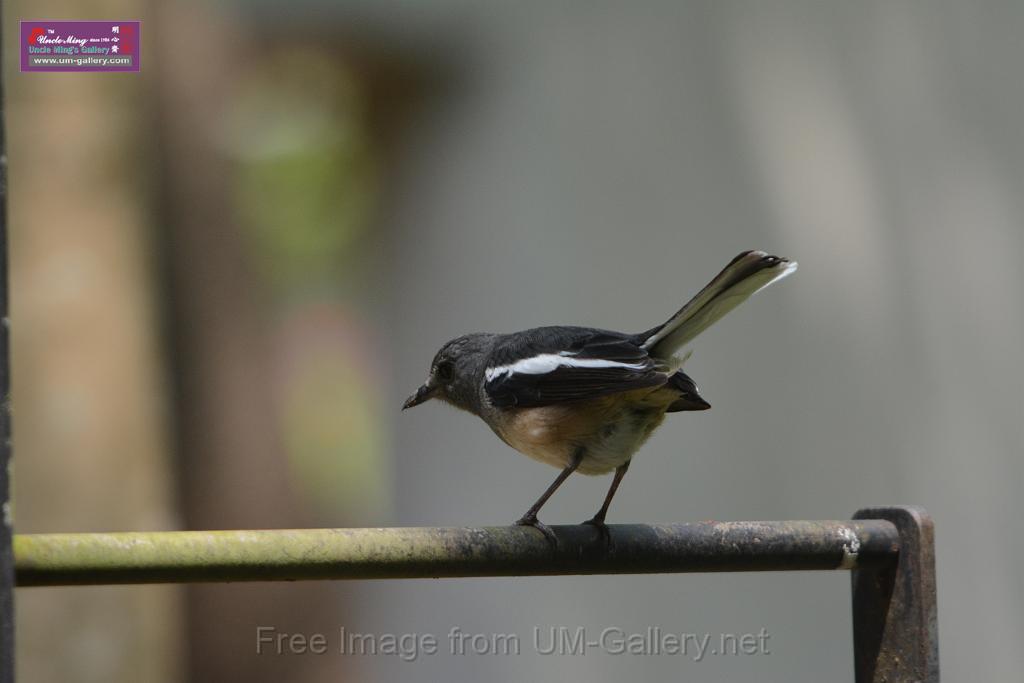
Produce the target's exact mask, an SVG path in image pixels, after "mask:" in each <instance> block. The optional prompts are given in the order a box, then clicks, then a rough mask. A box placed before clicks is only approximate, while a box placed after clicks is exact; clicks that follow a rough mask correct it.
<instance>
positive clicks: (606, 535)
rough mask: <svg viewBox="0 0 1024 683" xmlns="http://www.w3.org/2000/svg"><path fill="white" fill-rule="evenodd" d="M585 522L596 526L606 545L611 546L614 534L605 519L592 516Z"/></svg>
mask: <svg viewBox="0 0 1024 683" xmlns="http://www.w3.org/2000/svg"><path fill="white" fill-rule="evenodd" d="M583 523H584V524H588V525H590V526H592V527H596V528H597V533H598V536H600V537H601V540H602V541H604V544H605V546H611V544H612V534H611V531H610V530H609V529H608V525H607V524H605V523H604V520H603V519H601V518H599V517H591V518H590V519H588V520H587V521H585V522H583Z"/></svg>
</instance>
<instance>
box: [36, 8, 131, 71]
mask: <svg viewBox="0 0 1024 683" xmlns="http://www.w3.org/2000/svg"><path fill="white" fill-rule="evenodd" d="M140 28H141V23H140V22H138V21H45V20H44V21H23V22H21V70H22V71H138V70H139V33H140Z"/></svg>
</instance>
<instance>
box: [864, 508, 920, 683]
mask: <svg viewBox="0 0 1024 683" xmlns="http://www.w3.org/2000/svg"><path fill="white" fill-rule="evenodd" d="M854 519H885V520H888V521H890V522H892V523H893V524H895V525H896V529H897V531H898V532H899V559H898V561H897V563H896V565H895V566H894V567H893V566H890V567H879V568H872V569H867V568H860V569H857V570H855V571H854V572H853V573H852V578H853V649H854V667H855V670H856V681H857V683H938V681H939V627H938V614H937V612H936V603H935V530H934V526H933V524H932V519H931V517H929V516H928V514H927V513H926V512H925V511H924V510H922V509H921V508H918V507H883V508H865V509H863V510H858V511H857V514H856V515H854Z"/></svg>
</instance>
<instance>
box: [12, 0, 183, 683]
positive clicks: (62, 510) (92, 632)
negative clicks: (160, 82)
mask: <svg viewBox="0 0 1024 683" xmlns="http://www.w3.org/2000/svg"><path fill="white" fill-rule="evenodd" d="M38 10H39V8H38V7H36V8H35V9H33V6H31V5H30V4H29V3H27V2H18V3H15V4H14V6H13V8H11V7H10V6H9V7H8V12H9V16H10V17H18V18H20V17H25V16H29V17H31V16H32V15H39V14H42V15H45V16H47V17H54V16H56V17H68V18H77V17H83V18H84V17H124V18H131V19H134V18H138V17H140V15H141V14H142V11H141V10H142V6H141V5H140V4H139V3H138V2H132V1H131V0H120V1H107V2H84V3H83V2H73V3H72V2H58V3H52V2H51V3H49V4H48V5H47V7H46V11H45V12H40V11H38ZM12 23H13V22H12ZM7 28H8V29H9V30H11V31H16V27H12V26H10V25H8V26H7ZM11 35H13V33H12V34H11ZM10 54H14V53H10ZM12 64H13V62H9V63H8V65H7V66H8V69H9V72H8V73H9V75H12V76H14V77H13V78H10V79H9V89H8V102H9V104H8V114H9V116H8V132H9V147H10V176H11V183H10V188H11V196H10V227H11V261H12V268H11V279H12V288H11V294H12V296H11V299H12V301H11V306H12V316H11V317H12V345H13V361H14V365H13V406H14V407H13V410H14V414H15V426H14V430H15V434H14V438H15V452H16V454H17V459H16V461H15V471H14V498H15V524H16V528H17V531H18V532H20V533H26V532H46V531H110V530H128V529H137V530H159V529H169V528H173V527H174V526H176V521H175V517H174V513H173V505H174V491H173V477H172V476H171V475H170V468H169V466H168V460H167V459H168V450H169V449H168V447H167V442H168V440H167V425H166V423H165V405H164V401H163V396H165V395H166V392H165V390H164V386H165V385H164V381H165V368H164V367H163V364H162V362H161V356H160V348H159V342H158V339H157V336H156V334H155V326H154V324H153V323H154V320H155V316H154V283H155V282H156V279H155V278H154V276H153V269H152V268H151V265H152V264H151V263H150V262H149V258H148V257H149V255H150V250H149V244H148V240H149V238H150V236H151V233H150V229H149V228H150V217H151V213H152V207H151V206H149V205H147V202H146V193H145V189H146V188H145V179H146V177H147V173H146V170H147V163H148V161H149V160H148V158H147V157H146V156H145V155H144V154H140V153H139V149H140V148H145V145H144V141H145V140H146V139H148V138H149V137H150V136H151V135H152V130H151V129H150V128H149V126H150V125H151V121H149V120H148V119H147V118H146V117H145V116H144V114H143V112H142V111H141V110H140V108H139V106H138V103H139V102H141V101H142V99H143V96H144V95H143V80H142V77H141V76H140V75H136V74H115V75H111V74H78V73H69V74H18V73H17V72H16V67H14V70H15V72H14V73H10V70H11V67H12ZM145 68H146V67H145V66H144V67H143V69H144V71H143V73H145ZM111 76H113V77H111ZM180 595H181V591H180V589H179V588H177V587H170V586H144V587H131V588H91V587H86V588H65V589H54V590H38V591H37V590H20V591H18V593H17V596H16V601H17V604H16V609H17V620H16V623H17V666H18V678H19V680H28V681H96V682H103V683H111V682H114V681H125V682H134V681H143V680H144V681H173V680H177V679H178V678H179V675H180V671H179V661H180V640H179V634H180V630H179V621H180V614H179V605H180V600H179V596H180Z"/></svg>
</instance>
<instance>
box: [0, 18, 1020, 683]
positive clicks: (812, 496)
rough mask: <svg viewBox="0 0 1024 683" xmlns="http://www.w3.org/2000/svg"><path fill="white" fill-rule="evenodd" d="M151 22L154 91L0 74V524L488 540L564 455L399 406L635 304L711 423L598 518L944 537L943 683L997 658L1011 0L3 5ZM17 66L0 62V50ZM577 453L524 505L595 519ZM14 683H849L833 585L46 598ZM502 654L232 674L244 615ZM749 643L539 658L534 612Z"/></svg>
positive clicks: (1014, 590) (663, 448) (1012, 233)
mask: <svg viewBox="0 0 1024 683" xmlns="http://www.w3.org/2000/svg"><path fill="white" fill-rule="evenodd" d="M32 18H53V19H88V18H120V19H141V20H142V22H143V23H142V34H143V35H142V40H141V43H142V49H143V53H142V71H141V73H140V74H21V73H18V71H17V66H16V60H14V59H8V60H6V64H5V68H6V72H5V74H4V75H5V77H6V86H7V103H8V106H7V115H8V116H7V127H8V133H9V138H10V142H9V147H10V149H9V153H10V187H11V201H10V207H11V247H12V251H11V258H12V264H11V267H12V277H13V289H12V310H13V356H14V377H13V381H14V425H15V453H16V469H15V490H14V493H15V504H16V515H15V516H16V528H17V530H18V531H20V532H22V533H28V532H47V531H111V530H159V529H183V528H188V529H211V528H274V527H297V526H389V525H417V526H427V525H494V524H506V523H510V522H511V521H512V520H514V519H516V518H518V517H519V516H520V515H521V514H522V512H523V511H524V510H525V508H526V507H527V506H528V505H529V504H530V503H531V502H532V501H533V500H534V499H535V498H536V497H537V495H539V493H540V492H541V491H542V490H543V489H544V488H545V487H546V486H547V485H548V483H549V482H550V481H551V479H552V478H553V476H554V474H555V471H554V470H553V469H551V468H547V467H544V466H542V465H540V464H537V463H534V462H531V461H529V460H527V459H526V458H524V457H522V456H520V455H518V454H516V453H515V452H513V451H512V450H511V449H509V448H508V447H507V446H505V445H504V444H502V443H501V442H500V441H498V440H497V439H496V438H494V436H493V435H492V434H491V432H490V431H489V430H488V429H487V428H486V427H485V426H484V424H483V423H482V422H479V421H478V420H475V419H474V418H471V417H469V416H467V415H464V414H461V413H457V412H455V411H452V410H448V409H446V408H444V407H443V406H440V405H436V404H428V405H425V406H423V407H421V408H418V409H416V410H413V411H409V412H408V413H405V414H402V413H400V412H399V409H398V408H399V406H400V404H401V401H402V399H403V398H404V397H405V396H406V395H407V394H408V393H409V392H410V391H412V390H413V389H414V388H415V387H416V386H417V385H418V384H419V382H421V381H422V379H423V378H424V376H425V374H426V372H427V369H428V364H429V362H430V359H431V358H432V356H433V354H434V352H435V351H436V349H437V348H438V347H439V346H440V345H441V343H443V342H444V341H446V340H447V339H449V338H451V337H453V336H456V335H458V334H461V333H464V332H469V331H480V330H487V331H512V330H516V329H520V328H525V327H530V326H535V325H542V324H554V323H576V324H582V325H593V326H599V327H611V328H615V329H624V330H633V331H639V330H641V329H644V328H647V327H650V326H652V325H654V324H657V323H659V322H661V321H662V320H663V319H665V318H666V317H667V316H669V315H670V314H671V313H672V312H673V311H675V310H676V308H677V307H678V306H679V305H681V304H682V303H683V302H684V301H685V300H686V299H687V298H689V296H690V295H692V294H693V293H694V292H696V291H697V290H698V289H699V288H700V287H701V286H703V285H704V283H705V282H706V281H707V280H708V279H709V278H710V277H711V276H713V275H714V274H715V273H716V272H718V270H719V269H720V268H721V267H722V266H723V265H724V264H725V263H726V262H727V261H728V260H729V259H730V258H731V257H732V256H734V255H735V254H736V253H737V252H739V251H741V250H744V249H750V248H760V249H765V250H768V251H771V252H773V253H778V254H782V255H785V256H789V257H792V258H794V259H797V260H798V261H799V262H800V271H799V273H798V274H797V275H796V276H794V277H793V278H791V279H789V280H787V281H786V282H785V283H783V284H781V285H779V286H777V287H773V288H772V289H770V290H768V291H766V292H764V293H762V294H760V295H758V296H757V297H755V298H754V299H753V300H752V301H750V302H748V303H747V304H746V305H745V306H743V307H742V308H740V309H738V310H737V311H736V312H735V313H733V314H732V315H731V316H729V317H728V318H726V319H725V320H723V321H722V322H721V323H719V324H718V325H717V326H715V327H714V328H713V329H712V330H710V331H709V332H708V333H706V334H705V335H704V336H702V337H701V338H700V339H699V340H698V341H697V342H696V343H695V345H694V351H695V353H694V356H693V357H692V358H691V359H690V361H689V362H688V364H687V371H688V372H689V373H690V374H691V375H692V376H693V377H694V378H695V379H696V380H697V382H698V383H699V384H700V385H701V387H702V390H703V393H704V395H705V396H706V397H707V398H708V400H709V401H710V402H711V403H712V404H713V406H714V409H713V410H711V411H710V412H707V413H694V414H686V413H683V414H681V415H678V416H676V417H674V418H673V419H670V420H668V421H667V422H666V424H665V426H663V427H662V428H661V430H660V431H659V432H657V433H656V434H655V436H654V437H653V438H652V439H651V441H650V442H649V443H648V445H647V446H646V447H645V448H644V449H643V450H642V451H641V452H640V453H639V454H638V456H637V458H636V460H635V461H634V464H633V467H632V469H631V470H630V474H629V476H628V477H627V478H626V479H625V481H624V483H623V486H622V489H621V490H620V493H619V495H618V497H617V498H616V500H615V504H614V505H613V507H612V511H611V515H610V517H609V519H610V521H613V522H679V521H694V520H702V519H718V520H743V519H751V520H757V519H842V518H848V517H849V516H850V515H852V514H853V512H854V511H855V510H857V509H858V508H860V507H864V506H868V505H877V504H892V503H901V504H918V505H923V506H925V507H926V508H927V509H928V510H929V511H930V512H931V513H932V515H933V516H934V517H935V520H936V529H937V543H938V548H937V551H938V585H939V624H940V632H941V643H942V649H941V663H942V669H943V675H944V678H945V679H946V680H993V681H1010V680H1017V679H1019V675H1020V673H1019V672H1020V670H1021V666H1022V665H1024V655H1022V649H1021V647H1020V643H1021V642H1022V641H1024V582H1022V581H1021V579H1020V576H1019V571H1018V568H1019V567H1020V566H1021V564H1022V563H1024V540H1022V539H1024V535H1022V534H1021V526H1020V523H1019V520H1020V512H1019V510H1018V508H1016V507H1015V502H1016V497H1017V494H1018V491H1019V490H1020V487H1021V485H1022V484H1024V461H1022V458H1021V453H1022V449H1024V419H1022V418H1024V400H1022V398H1021V396H1022V389H1024V361H1022V359H1021V355H1020V354H1021V347H1022V337H1024V305H1022V295H1024V269H1022V268H1021V265H1020V259H1021V256H1022V255H1024V184H1022V178H1024V135H1022V134H1021V122H1022V121H1024V80H1022V79H1021V77H1020V73H1021V66H1022V65H1024V41H1022V40H1021V35H1022V34H1024V5H1022V4H1021V3H1015V2H1009V1H1007V2H982V3H971V4H969V5H968V4H965V3H957V2H953V1H952V0H939V1H933V2H902V1H900V2H883V1H868V2H858V3H842V2H824V3H823V2H812V1H810V0H806V1H804V0H787V1H782V2H773V3H759V2H711V1H708V2H684V3H659V2H647V3H631V4H628V5H627V4H625V3H581V2H566V3H557V4H548V3H536V2H527V3H511V2H506V3H470V2H455V1H437V0H435V1H434V2H429V3H404V2H396V1H393V0H387V1H384V0H378V1H377V2H372V3H371V2H358V3H357V2H330V3H329V2H325V1H322V0H293V1H291V2H277V1H271V0H262V1H258V2H200V1H193V2H161V3H158V2H155V1H149V2H140V1H138V0H106V1H96V0H88V1H77V2H70V1H69V0H44V1H42V2H34V3H29V2H27V1H26V0H20V1H18V2H10V3H6V14H5V16H4V29H5V32H6V33H5V36H4V37H5V39H6V44H7V46H8V47H10V46H11V45H13V44H15V43H16V31H17V21H18V20H21V19H32ZM11 54H13V53H12V52H11V51H10V50H8V51H7V56H8V57H10V55H11ZM607 485H608V480H607V478H597V479H594V478H586V477H582V476H581V477H574V478H572V479H570V480H569V482H568V483H567V484H566V486H565V487H564V488H563V490H562V491H560V492H559V494H558V495H557V496H555V497H554V498H553V499H552V501H551V502H550V503H549V504H548V505H547V506H546V507H545V509H544V514H543V515H542V519H544V520H546V521H547V522H549V523H556V522H557V523H571V522H575V521H579V520H583V519H585V518H587V517H589V516H590V515H591V514H593V512H594V510H595V509H596V508H597V506H598V505H599V503H600V501H601V498H602V496H603V495H604V491H605V489H606V487H607ZM17 600H18V602H17V624H18V632H17V638H18V672H19V675H20V677H21V680H25V681H104V682H115V681H158V682H159V681H168V682H171V681H229V680H239V681H241V680H244V681H255V682H259V681H284V680H288V681H314V682H319V681H343V680H351V681H398V680H410V681H411V680H417V681H420V680H447V681H479V680H488V681H520V680H526V679H529V680H534V679H538V680H551V679H554V678H567V679H570V680H586V681H589V682H590V683H599V682H602V681H619V680H623V679H626V678H636V679H640V680H694V681H702V682H708V681H736V680H751V681H753V680H756V681H824V680H829V681H843V680H846V681H852V679H853V661H852V645H851V643H852V635H851V625H850V598H849V577H848V575H847V574H845V573H835V574H832V573H781V574H756V575H722V576H717V575H692V576H652V577H629V576H620V577H562V578H528V579H527V578H524V579H475V580H463V581H450V580H449V581H437V582H428V581H390V582H376V583H373V582H363V583H347V584H346V583H303V584H293V585H264V584H257V585H228V586H191V587H187V588H185V587H166V586H164V587H161V586H157V587H110V588H64V589H30V590H21V591H19V592H18V593H17ZM257 626H272V627H275V628H276V629H278V630H279V631H287V632H295V631H298V632H304V633H307V634H308V633H313V632H323V633H327V634H329V636H330V635H331V634H336V633H337V631H338V629H339V628H340V627H342V626H344V627H345V628H347V629H348V630H349V631H354V632H362V633H376V634H383V633H395V634H401V633H409V632H418V633H432V634H435V635H437V636H438V637H439V639H441V642H442V644H443V643H444V642H445V641H444V638H445V636H446V634H447V633H448V632H449V630H450V629H451V628H453V627H459V628H461V629H462V630H463V631H466V632H469V633H487V634H489V633H515V634H518V635H519V636H520V637H521V638H522V639H523V643H524V650H523V653H522V654H520V655H518V656H507V655H505V656H501V655H482V656H478V655H463V656H450V655H447V654H445V652H446V648H444V647H442V648H441V653H439V654H437V655H432V656H423V657H420V658H419V659H418V660H417V661H414V662H406V661H403V660H402V659H400V658H398V657H394V656H390V657H388V656H377V657H373V656H343V655H339V654H336V653H334V652H331V653H328V654H326V655H320V656H316V655H304V656H275V655H267V654H264V655H257V654H256V649H255V633H256V631H255V629H256V627H257ZM535 626H536V627H540V628H542V629H548V628H550V627H552V626H554V627H558V626H567V627H570V628H573V629H574V628H576V627H577V626H585V627H587V628H588V629H592V630H593V631H600V630H601V629H603V628H606V627H618V628H622V629H624V630H627V631H643V630H644V629H646V628H647V627H648V626H660V627H661V628H663V629H664V630H665V631H666V632H688V633H711V634H714V637H717V634H718V633H722V632H726V633H745V632H758V631H759V630H760V629H761V628H764V629H766V631H767V633H768V634H769V635H770V639H769V641H768V648H769V651H770V654H761V655H754V656H731V657H723V656H719V657H709V658H707V659H705V660H703V661H700V662H696V661H693V660H692V659H691V658H686V657H679V656H671V655H661V656H629V655H621V656H613V655H608V654H591V655H589V656H587V657H573V656H555V655H549V656H544V655H540V654H537V653H536V652H534V651H533V648H532V646H530V645H529V643H530V642H531V638H532V629H533V628H534V627H535Z"/></svg>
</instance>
